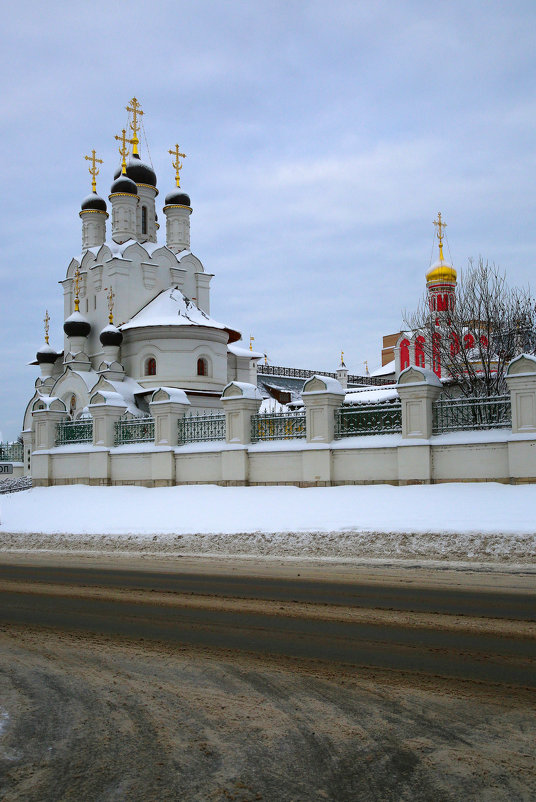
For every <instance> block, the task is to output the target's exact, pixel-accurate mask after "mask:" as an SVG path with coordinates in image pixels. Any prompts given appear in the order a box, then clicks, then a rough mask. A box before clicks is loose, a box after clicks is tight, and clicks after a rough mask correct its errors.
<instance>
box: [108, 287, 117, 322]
mask: <svg viewBox="0 0 536 802" xmlns="http://www.w3.org/2000/svg"><path fill="white" fill-rule="evenodd" d="M114 298H115V292H114V291H113V289H112V288H111V287H110V292H109V293H108V321H109V322H110V324H112V323H113V322H114Z"/></svg>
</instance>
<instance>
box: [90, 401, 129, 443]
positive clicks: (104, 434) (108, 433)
mask: <svg viewBox="0 0 536 802" xmlns="http://www.w3.org/2000/svg"><path fill="white" fill-rule="evenodd" d="M126 410H127V408H126V406H125V405H124V404H107V403H106V400H105V398H104V396H103V395H102V394H101V393H99V392H97V393H95V394H94V395H93V396H92V397H91V400H90V403H89V411H90V413H91V417H92V418H93V445H94V446H99V447H100V448H112V447H113V445H114V441H115V424H116V423H117V421H118V420H119V419H120V418H121V416H122V415H124V414H125V412H126Z"/></svg>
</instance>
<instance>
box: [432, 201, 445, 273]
mask: <svg viewBox="0 0 536 802" xmlns="http://www.w3.org/2000/svg"><path fill="white" fill-rule="evenodd" d="M434 226H436V228H437V238H438V240H439V261H440V262H442V261H443V229H444V228H446V227H447V224H446V223H443V222H442V220H441V212H438V213H437V220H434Z"/></svg>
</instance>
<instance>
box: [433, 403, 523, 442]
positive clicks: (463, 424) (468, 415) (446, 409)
mask: <svg viewBox="0 0 536 802" xmlns="http://www.w3.org/2000/svg"><path fill="white" fill-rule="evenodd" d="M511 426H512V406H511V403H510V396H509V395H498V396H493V397H491V398H440V399H438V400H437V401H435V402H434V405H433V428H432V432H433V434H441V433H442V432H452V431H461V430H464V429H467V430H470V429H473V430H474V429H509V428H511Z"/></svg>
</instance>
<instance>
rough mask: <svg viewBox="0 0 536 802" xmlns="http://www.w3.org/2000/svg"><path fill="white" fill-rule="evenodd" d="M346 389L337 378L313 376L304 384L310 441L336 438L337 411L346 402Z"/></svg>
mask: <svg viewBox="0 0 536 802" xmlns="http://www.w3.org/2000/svg"><path fill="white" fill-rule="evenodd" d="M345 394H346V393H345V390H344V388H343V387H342V386H341V383H340V382H338V381H337V379H332V378H329V377H327V376H312V377H311V378H310V379H307V381H306V382H305V384H304V385H303V391H302V398H303V403H304V404H305V419H306V427H307V442H308V443H331V442H332V441H333V440H334V439H335V411H336V410H337V409H339V407H341V406H342V404H343V402H344V396H345Z"/></svg>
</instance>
